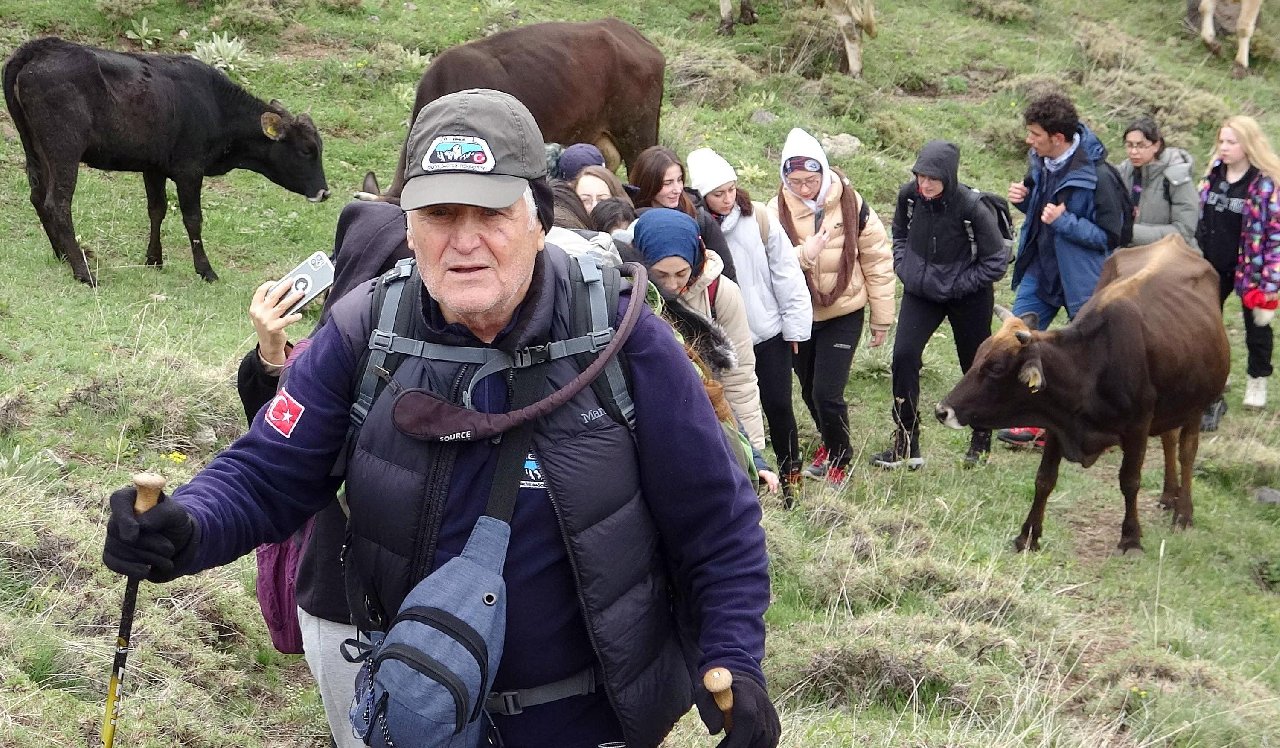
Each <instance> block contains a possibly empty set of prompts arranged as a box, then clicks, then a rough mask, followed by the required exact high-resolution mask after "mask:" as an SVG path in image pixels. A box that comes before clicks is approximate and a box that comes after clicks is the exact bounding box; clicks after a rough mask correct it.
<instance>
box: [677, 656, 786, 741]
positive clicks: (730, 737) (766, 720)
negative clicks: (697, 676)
mask: <svg viewBox="0 0 1280 748" xmlns="http://www.w3.org/2000/svg"><path fill="white" fill-rule="evenodd" d="M730 689H731V690H732V692H733V712H732V714H733V729H732V730H730V731H729V733H728V734H727V735H725V738H724V740H721V741H720V743H719V745H717V746H716V748H777V745H778V739H779V738H780V737H782V725H781V724H780V723H779V722H778V710H777V709H775V708H774V707H773V702H772V701H770V700H769V694H768V692H767V691H765V690H764V686H762V685H760V684H759V683H758V682H756V679H755V678H752V677H751V676H749V675H743V674H742V673H733V685H732V686H730ZM694 701H695V702H696V703H697V706H698V715H699V716H700V717H702V723H703V724H704V725H706V726H707V732H708V733H710V734H712V735H715V734H716V733H718V732H720V731H721V730H723V729H724V713H723V712H721V711H720V707H718V706H716V700H715V697H713V696H712V695H711V692H710V691H708V690H707V689H706V688H704V687H703V686H702V684H701V683H698V685H697V687H696V691H695V693H694Z"/></svg>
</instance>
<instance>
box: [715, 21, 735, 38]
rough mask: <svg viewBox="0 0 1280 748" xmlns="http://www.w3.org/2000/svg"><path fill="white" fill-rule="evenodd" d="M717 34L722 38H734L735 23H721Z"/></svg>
mask: <svg viewBox="0 0 1280 748" xmlns="http://www.w3.org/2000/svg"><path fill="white" fill-rule="evenodd" d="M716 33H717V34H719V35H720V36H733V21H721V22H720V26H719V27H718V28H716Z"/></svg>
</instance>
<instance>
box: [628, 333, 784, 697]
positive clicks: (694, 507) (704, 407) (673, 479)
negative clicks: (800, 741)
mask: <svg viewBox="0 0 1280 748" xmlns="http://www.w3.org/2000/svg"><path fill="white" fill-rule="evenodd" d="M625 350H626V352H627V366H628V368H629V369H630V371H631V385H632V388H631V397H632V399H633V400H634V401H635V405H636V442H637V447H638V451H639V459H640V483H641V490H642V491H643V492H644V497H645V500H646V502H647V503H648V505H649V509H650V511H651V512H652V513H653V517H654V520H655V521H656V523H657V526H658V531H659V532H660V533H661V535H662V542H663V547H664V548H665V550H666V552H667V553H668V554H669V556H670V559H671V562H672V563H671V568H672V569H673V570H674V573H675V574H676V575H677V579H676V580H675V583H676V584H677V585H679V586H680V587H681V588H683V589H686V590H688V591H689V593H690V595H691V602H692V608H693V611H694V615H695V620H696V622H697V624H698V631H699V633H698V645H699V648H700V649H701V653H702V659H701V661H700V662H699V668H700V671H701V672H705V671H706V670H707V669H709V668H711V667H714V666H721V667H726V668H729V669H730V670H732V671H735V672H738V673H742V674H744V675H750V676H752V677H754V678H756V679H758V680H759V681H760V683H761V684H762V685H763V684H764V674H763V673H762V671H761V669H760V660H761V659H763V657H764V612H765V609H766V608H768V607H769V570H768V555H767V553H766V551H765V539H764V529H763V528H762V527H761V526H760V517H761V511H760V502H759V499H757V498H756V494H755V491H754V490H753V489H752V487H751V485H750V482H749V481H748V479H747V476H746V474H745V473H744V472H743V470H742V468H740V467H739V466H738V463H737V461H736V460H735V459H734V457H733V455H732V454H731V453H730V451H729V445H728V441H727V440H726V439H725V436H724V431H723V429H722V428H721V426H720V423H719V421H717V420H716V416H715V412H714V411H713V410H712V408H711V402H710V400H708V399H707V394H706V391H705V390H704V389H703V386H702V382H701V381H700V380H699V378H698V375H697V373H696V372H695V370H694V368H693V366H692V364H690V362H689V359H688V357H687V356H686V355H685V352H684V349H683V348H682V347H681V345H680V344H679V343H678V342H677V341H676V339H675V336H674V333H673V332H672V330H671V328H670V327H669V326H668V325H667V323H666V322H664V321H662V320H661V319H659V318H657V317H655V316H653V315H652V314H649V313H648V310H645V312H644V316H642V318H641V319H640V320H639V322H638V324H637V326H636V329H635V331H634V332H633V333H632V334H631V337H630V338H629V339H628V341H627V345H626V349H625Z"/></svg>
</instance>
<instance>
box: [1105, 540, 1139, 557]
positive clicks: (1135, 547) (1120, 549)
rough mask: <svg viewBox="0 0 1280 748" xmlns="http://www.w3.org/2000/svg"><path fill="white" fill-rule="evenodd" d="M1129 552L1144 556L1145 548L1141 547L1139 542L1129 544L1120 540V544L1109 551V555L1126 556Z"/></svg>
mask: <svg viewBox="0 0 1280 748" xmlns="http://www.w3.org/2000/svg"><path fill="white" fill-rule="evenodd" d="M1130 552H1132V553H1133V555H1135V556H1145V555H1146V553H1147V552H1146V551H1145V550H1143V549H1142V544H1141V543H1133V544H1129V543H1125V542H1124V541H1121V543H1120V545H1119V546H1117V547H1116V549H1115V550H1114V551H1112V552H1111V555H1112V556H1127V555H1129V553H1130Z"/></svg>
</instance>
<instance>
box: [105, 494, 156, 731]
mask: <svg viewBox="0 0 1280 748" xmlns="http://www.w3.org/2000/svg"><path fill="white" fill-rule="evenodd" d="M164 483H165V481H164V477H163V476H160V475H156V474H155V473H135V474H134V476H133V486H134V488H136V489H137V491H138V495H137V497H136V498H134V500H133V511H134V512H135V513H137V514H142V513H143V512H145V511H147V510H148V509H150V508H151V507H153V506H155V505H156V504H157V503H158V502H159V501H160V492H161V491H162V490H164ZM140 581H141V580H140V579H138V578H137V577H129V582H128V584H127V585H125V588H124V604H123V605H121V606H120V633H119V634H117V635H116V659H115V662H114V663H113V664H112V666H111V682H110V683H109V684H108V685H107V713H106V716H105V717H103V721H102V748H111V746H112V745H113V744H114V743H115V740H116V721H117V720H119V719H120V689H121V687H122V686H123V685H124V662H125V659H126V658H128V656H129V635H130V634H131V633H132V631H133V611H134V608H136V607H137V604H138V582H140Z"/></svg>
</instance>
